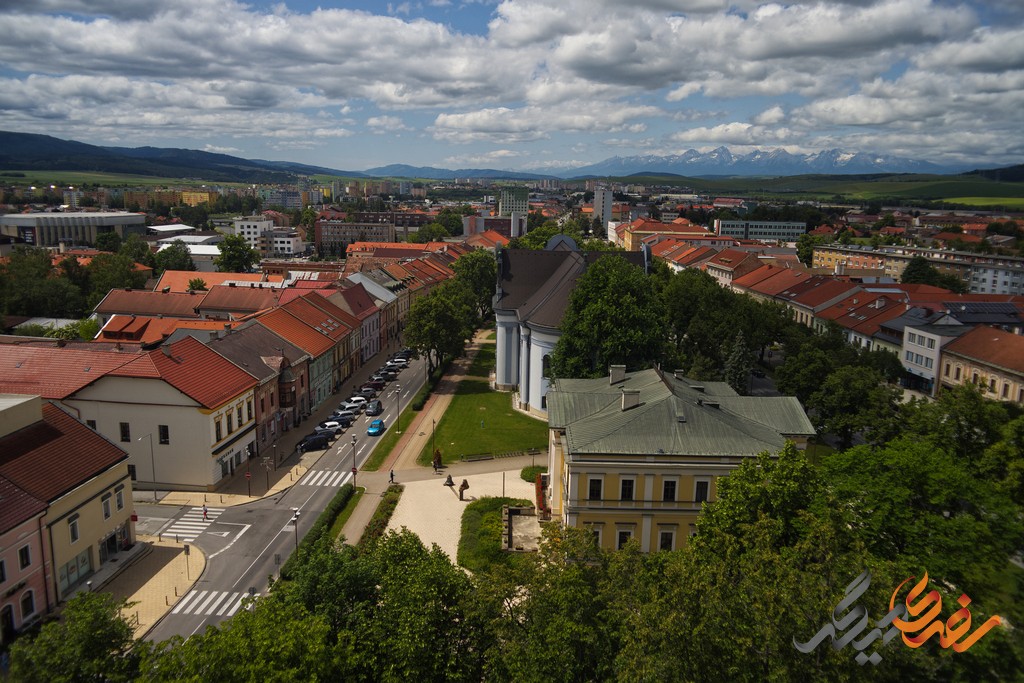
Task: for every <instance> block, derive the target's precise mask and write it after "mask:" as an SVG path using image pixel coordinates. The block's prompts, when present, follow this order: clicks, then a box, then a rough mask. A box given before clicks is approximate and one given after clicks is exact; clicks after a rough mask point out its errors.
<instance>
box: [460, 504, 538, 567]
mask: <svg viewBox="0 0 1024 683" xmlns="http://www.w3.org/2000/svg"><path fill="white" fill-rule="evenodd" d="M504 505H524V506H529V505H532V503H530V501H528V500H522V499H518V498H481V499H480V500H476V501H473V502H472V503H470V504H469V505H467V506H466V509H465V511H464V512H463V513H462V534H461V535H460V536H459V551H458V555H457V561H458V564H459V565H460V566H462V567H465V568H466V569H468V570H470V571H471V572H480V571H483V570H485V569H487V568H488V567H490V566H491V565H494V564H507V565H511V564H514V563H516V562H526V561H528V560H527V558H526V557H525V556H524V555H522V554H521V553H511V552H506V551H504V550H502V549H501V508H502V506H504Z"/></svg>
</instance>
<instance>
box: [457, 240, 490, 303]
mask: <svg viewBox="0 0 1024 683" xmlns="http://www.w3.org/2000/svg"><path fill="white" fill-rule="evenodd" d="M452 270H454V271H455V279H457V280H461V281H462V282H465V283H466V285H467V286H468V287H469V289H470V291H472V292H473V295H474V296H475V298H476V308H477V315H478V316H479V317H480V319H481V320H483V319H485V318H487V317H489V316H490V314H491V310H492V309H491V302H492V301H493V299H494V287H495V283H496V282H497V279H498V264H497V262H496V261H495V260H494V255H493V254H491V252H489V251H484V250H482V249H480V250H476V251H471V252H469V253H468V254H463V255H462V256H460V257H459V259H458V260H457V261H455V263H453V264H452Z"/></svg>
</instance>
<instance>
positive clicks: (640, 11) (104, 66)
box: [0, 0, 1024, 171]
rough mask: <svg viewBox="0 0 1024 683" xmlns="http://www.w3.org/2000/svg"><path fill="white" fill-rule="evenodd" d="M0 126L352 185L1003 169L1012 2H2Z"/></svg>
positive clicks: (1015, 61) (1015, 133)
mask: <svg viewBox="0 0 1024 683" xmlns="http://www.w3.org/2000/svg"><path fill="white" fill-rule="evenodd" d="M0 130H11V131H18V132H26V133H42V134H46V135H52V136H55V137H59V138H64V139H71V140H78V141H80V142H86V143H89V144H96V145H106V146H124V147H138V146H143V145H151V146H156V147H183V148H188V149H199V150H205V151H210V152H221V153H225V154H232V155H235V156H241V157H245V158H249V159H272V160H285V161H294V162H301V163H307V164H314V165H318V166H326V167H330V168H335V169H341V170H351V171H361V170H365V169H368V168H374V167H379V166H383V165H386V164H393V163H404V164H411V165H414V166H435V167H442V168H451V169H456V168H496V169H508V170H523V169H532V170H544V169H551V170H555V169H559V170H561V169H565V168H571V167H578V166H583V165H586V164H590V163H595V162H598V161H601V160H603V159H606V158H608V157H612V156H632V155H647V154H650V155H670V154H680V153H683V152H685V151H686V150H688V149H691V148H692V149H697V150H699V151H707V150H710V149H713V148H715V147H718V146H721V145H724V146H727V147H729V148H730V149H731V150H732V151H733V153H744V152H749V151H751V150H753V149H775V148H783V149H786V150H787V151H789V152H791V153H811V152H815V151H819V150H825V149H835V148H838V149H841V150H843V151H846V152H868V153H883V154H892V155H897V156H904V157H910V158H914V159H922V160H927V161H932V162H935V163H939V164H950V165H970V166H978V167H998V166H1005V165H1011V164H1019V163H1022V162H1024V1H1022V0H973V1H963V0H961V1H959V2H952V1H947V0H827V1H811V0H792V1H791V2H788V3H785V4H778V3H771V2H769V3H762V2H755V1H752V0H503V1H501V2H497V1H494V0H419V1H417V2H411V1H405V2H371V1H370V0H350V1H347V2H331V1H330V0H325V1H323V2H313V1H308V0H285V1H283V2H265V1H262V0H255V1H253V2H248V3H245V2H234V1H232V0H0Z"/></svg>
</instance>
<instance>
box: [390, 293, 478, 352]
mask: <svg viewBox="0 0 1024 683" xmlns="http://www.w3.org/2000/svg"><path fill="white" fill-rule="evenodd" d="M476 320H477V318H476V297H475V296H474V294H473V292H472V291H470V289H469V287H468V286H466V284H465V283H464V282H461V281H457V280H448V281H447V282H445V283H444V284H442V285H441V286H440V287H438V288H437V289H435V290H434V291H432V292H431V293H430V294H428V295H427V296H425V297H422V298H420V299H417V300H416V301H415V302H413V304H412V306H411V307H410V308H409V315H408V318H407V320H406V326H405V343H406V344H408V345H409V346H410V347H412V348H414V349H416V350H417V351H419V352H420V353H422V354H423V355H424V356H426V358H427V367H428V372H433V371H434V368H436V367H437V366H439V365H440V364H441V363H442V362H443V361H444V359H445V358H446V357H455V356H459V355H461V354H462V352H463V350H464V349H465V348H466V340H467V339H469V338H470V337H471V336H472V335H473V329H474V328H475V326H476Z"/></svg>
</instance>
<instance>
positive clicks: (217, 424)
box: [213, 420, 223, 441]
mask: <svg viewBox="0 0 1024 683" xmlns="http://www.w3.org/2000/svg"><path fill="white" fill-rule="evenodd" d="M213 426H214V431H215V432H216V434H215V436H216V440H217V441H220V440H221V438H223V435H222V434H221V431H220V420H217V421H216V422H214V423H213Z"/></svg>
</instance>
